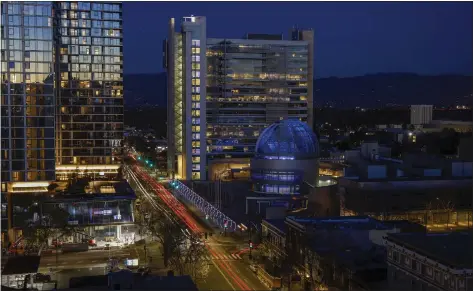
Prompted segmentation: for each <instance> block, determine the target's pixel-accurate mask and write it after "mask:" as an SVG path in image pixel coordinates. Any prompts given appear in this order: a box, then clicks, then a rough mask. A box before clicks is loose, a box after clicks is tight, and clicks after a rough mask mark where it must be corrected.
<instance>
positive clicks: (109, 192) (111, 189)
mask: <svg viewBox="0 0 473 291" xmlns="http://www.w3.org/2000/svg"><path fill="white" fill-rule="evenodd" d="M59 184H60V185H59V186H58V187H57V188H56V192H55V193H54V194H53V195H51V198H54V201H57V200H59V199H63V200H70V199H84V200H88V199H94V200H95V199H105V200H107V199H111V198H113V199H135V198H136V194H135V192H134V191H133V189H132V188H131V186H130V185H129V184H128V182H127V181H126V180H122V181H87V180H85V179H84V180H82V179H81V180H78V181H76V182H75V183H73V184H72V185H70V186H64V185H62V184H61V183H59Z"/></svg>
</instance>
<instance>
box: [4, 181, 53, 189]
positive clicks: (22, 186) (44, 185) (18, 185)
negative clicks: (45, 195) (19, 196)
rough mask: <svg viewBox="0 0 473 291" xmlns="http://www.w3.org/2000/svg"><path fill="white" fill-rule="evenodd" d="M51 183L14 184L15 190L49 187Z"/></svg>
mask: <svg viewBox="0 0 473 291" xmlns="http://www.w3.org/2000/svg"><path fill="white" fill-rule="evenodd" d="M48 186H49V182H16V183H12V187H14V188H32V187H48Z"/></svg>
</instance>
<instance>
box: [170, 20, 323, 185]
mask: <svg viewBox="0 0 473 291" xmlns="http://www.w3.org/2000/svg"><path fill="white" fill-rule="evenodd" d="M313 35H314V33H313V31H312V30H301V29H293V30H292V31H291V32H290V36H291V40H284V39H283V36H282V35H267V34H248V35H247V36H246V38H243V39H215V38H206V18H205V17H203V16H190V17H184V18H183V19H182V22H181V29H180V31H178V32H176V31H175V22H174V19H171V21H170V25H169V38H168V39H167V42H166V44H165V48H164V50H165V53H166V58H165V62H164V63H165V66H166V68H167V71H168V142H169V143H168V168H169V172H170V174H171V175H172V174H175V175H177V176H178V177H177V178H179V179H184V180H191V179H192V180H206V179H207V178H210V179H213V178H214V177H213V176H214V174H216V173H214V171H210V169H209V168H211V167H212V165H213V164H217V163H219V162H220V161H223V160H224V161H226V162H228V163H234V164H236V163H240V164H242V165H243V166H244V165H245V164H246V165H249V158H251V157H252V156H253V155H254V151H255V146H256V141H257V139H258V137H259V135H260V133H261V132H262V130H263V129H264V128H266V127H267V126H269V125H271V124H273V123H274V122H275V121H278V120H282V119H297V120H300V121H303V122H306V123H307V124H308V125H309V127H312V123H313V119H312V115H313V112H312V111H313V65H312V63H313V48H314V43H313V42H314V37H313ZM231 160H233V161H234V162H232V161H231Z"/></svg>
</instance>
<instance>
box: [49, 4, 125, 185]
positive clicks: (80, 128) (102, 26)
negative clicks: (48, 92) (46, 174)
mask: <svg viewBox="0 0 473 291" xmlns="http://www.w3.org/2000/svg"><path fill="white" fill-rule="evenodd" d="M54 13H55V28H54V29H55V36H56V42H55V49H56V52H57V53H56V62H55V73H56V88H57V95H56V100H57V107H56V108H57V118H56V136H57V139H56V147H57V148H56V175H57V179H58V180H66V179H67V178H68V177H70V176H71V175H72V174H79V175H80V174H81V173H84V172H87V173H88V174H89V175H90V174H95V175H97V176H99V175H102V176H103V175H110V176H111V177H113V175H115V174H116V173H117V170H118V168H119V166H120V163H121V161H120V153H121V149H122V139H123V71H122V70H123V68H122V66H123V48H122V38H123V37H122V5H121V3H115V2H54Z"/></svg>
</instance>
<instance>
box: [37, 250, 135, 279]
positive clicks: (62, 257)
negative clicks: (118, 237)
mask: <svg viewBox="0 0 473 291" xmlns="http://www.w3.org/2000/svg"><path fill="white" fill-rule="evenodd" d="M135 256H136V251H135V250H134V249H133V248H131V247H130V248H122V249H111V250H110V251H108V250H89V251H86V252H71V253H59V254H57V258H56V254H41V261H40V265H39V268H40V272H41V273H48V272H49V269H53V270H59V271H60V270H66V269H76V268H91V267H105V266H106V265H107V263H108V261H109V257H110V258H112V259H117V260H119V261H120V262H124V261H125V259H127V258H130V259H131V258H132V257H135ZM56 259H57V262H56Z"/></svg>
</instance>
